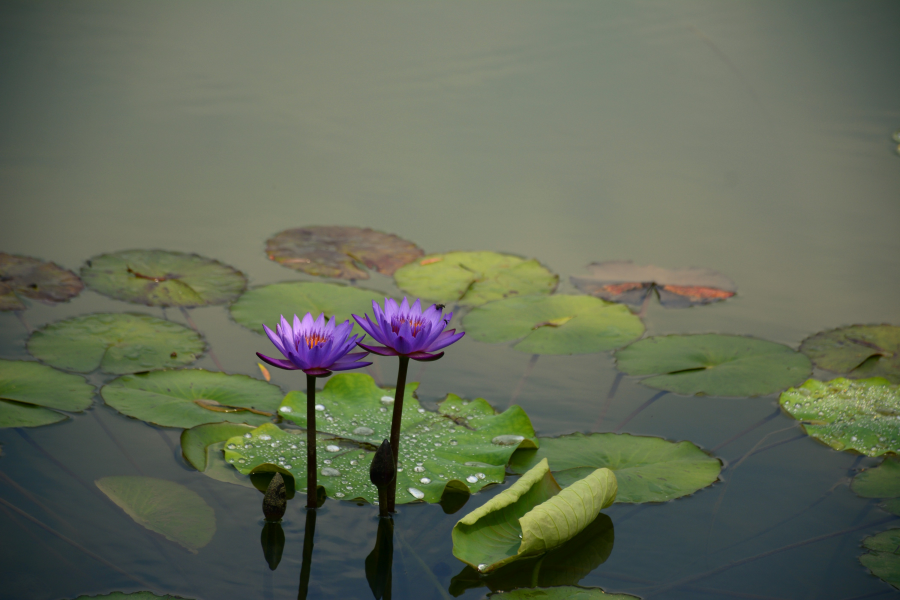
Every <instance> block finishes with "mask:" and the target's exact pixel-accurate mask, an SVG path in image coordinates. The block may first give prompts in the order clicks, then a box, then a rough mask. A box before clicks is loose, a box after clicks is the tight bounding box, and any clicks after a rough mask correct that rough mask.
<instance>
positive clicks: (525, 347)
mask: <svg viewBox="0 0 900 600" xmlns="http://www.w3.org/2000/svg"><path fill="white" fill-rule="evenodd" d="M463 327H464V328H465V330H466V333H468V334H469V335H470V336H471V337H472V338H473V339H475V340H478V341H480V342H508V341H512V340H519V341H518V342H517V343H516V344H515V345H514V346H513V348H515V349H516V350H519V351H521V352H528V353H529V354H588V353H591V352H604V351H606V350H613V349H615V348H620V347H622V346H624V345H625V344H628V343H629V342H632V341H634V340H636V339H637V338H639V337H641V335H642V334H643V333H644V324H643V323H641V320H640V319H639V318H637V317H636V316H634V315H633V314H631V311H629V310H628V309H627V308H625V307H624V306H621V305H618V304H612V303H609V302H605V301H603V300H600V299H598V298H593V297H591V296H566V295H555V296H523V297H519V298H507V299H506V300H499V301H497V302H489V303H488V304H485V305H483V306H479V307H477V308H474V309H472V312H470V313H469V314H467V315H466V316H465V318H464V319H463Z"/></svg>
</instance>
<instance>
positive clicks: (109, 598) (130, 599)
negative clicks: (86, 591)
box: [75, 592, 189, 600]
mask: <svg viewBox="0 0 900 600" xmlns="http://www.w3.org/2000/svg"><path fill="white" fill-rule="evenodd" d="M75 600H189V599H188V598H182V597H181V596H173V595H171V594H165V595H163V596H157V595H156V594H154V593H153V592H131V593H130V594H126V593H125V592H112V593H110V594H103V595H102V596H78V597H77V598H75Z"/></svg>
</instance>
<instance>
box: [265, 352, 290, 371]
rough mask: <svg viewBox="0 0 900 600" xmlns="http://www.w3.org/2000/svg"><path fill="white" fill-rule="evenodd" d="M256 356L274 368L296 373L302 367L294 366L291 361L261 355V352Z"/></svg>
mask: <svg viewBox="0 0 900 600" xmlns="http://www.w3.org/2000/svg"><path fill="white" fill-rule="evenodd" d="M256 355H257V356H258V357H259V358H260V359H261V360H262V361H264V362H267V363H269V364H270V365H272V366H273V367H278V368H279V369H285V370H286V371H296V370H297V369H299V368H300V367H298V366H297V365H295V364H293V363H292V362H291V361H289V360H281V359H280V358H269V357H268V356H266V355H265V354H260V353H259V352H257V353H256Z"/></svg>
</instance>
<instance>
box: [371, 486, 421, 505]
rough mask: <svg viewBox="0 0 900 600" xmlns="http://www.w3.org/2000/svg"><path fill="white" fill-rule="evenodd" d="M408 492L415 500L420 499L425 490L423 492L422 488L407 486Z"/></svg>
mask: <svg viewBox="0 0 900 600" xmlns="http://www.w3.org/2000/svg"><path fill="white" fill-rule="evenodd" d="M409 493H410V494H412V496H413V498H415V499H416V500H421V499H422V498H424V497H425V492H423V491H422V490H417V489H416V488H409ZM376 504H377V502H376Z"/></svg>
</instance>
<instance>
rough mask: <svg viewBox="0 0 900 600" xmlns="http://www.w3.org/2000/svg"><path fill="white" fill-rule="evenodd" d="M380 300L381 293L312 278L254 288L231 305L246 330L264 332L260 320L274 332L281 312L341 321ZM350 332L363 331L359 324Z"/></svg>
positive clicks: (357, 332) (232, 310)
mask: <svg viewBox="0 0 900 600" xmlns="http://www.w3.org/2000/svg"><path fill="white" fill-rule="evenodd" d="M373 300H375V301H383V300H384V294H382V293H381V292H376V291H373V290H367V289H363V288H358V287H353V286H349V285H340V284H336V283H319V282H315V281H289V282H285V283H274V284H272V285H264V286H262V287H258V288H253V289H252V290H249V291H248V292H247V293H246V294H244V295H243V296H241V298H240V299H239V300H238V301H237V302H235V303H234V304H232V305H231V308H230V310H231V316H232V318H233V319H234V320H235V321H237V322H238V323H240V324H241V325H243V326H244V327H246V328H248V329H252V330H253V331H255V332H257V333H260V334H262V333H264V330H263V327H262V326H263V323H265V324H266V325H268V326H269V328H270V329H272V330H273V331H274V330H275V326H276V325H277V324H278V322H279V319H280V318H281V316H282V315H284V316H285V317H286V318H288V319H290V318H291V315H294V314H297V315H300V316H301V317H302V316H303V315H304V314H306V313H308V312H310V313H312V314H313V315H319V314H322V313H324V314H325V316H326V317H327V318H331V317H335V318H336V320H337V321H338V322H339V323H341V322H344V321H347V320H349V321H350V322H351V323H355V321H354V320H353V317H352V315H353V314H357V315H363V314H365V313H366V311H371V310H372V301H373ZM353 333H354V334H359V333H363V331H362V329H360V328H359V326H358V325H355V324H354V326H353Z"/></svg>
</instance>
